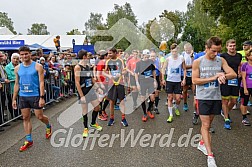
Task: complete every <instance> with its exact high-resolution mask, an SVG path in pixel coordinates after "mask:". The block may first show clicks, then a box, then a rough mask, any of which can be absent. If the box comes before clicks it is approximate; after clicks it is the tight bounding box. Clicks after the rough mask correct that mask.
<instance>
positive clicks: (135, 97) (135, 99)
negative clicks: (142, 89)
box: [132, 92, 138, 106]
mask: <svg viewBox="0 0 252 167" xmlns="http://www.w3.org/2000/svg"><path fill="white" fill-rule="evenodd" d="M137 96H138V92H132V99H133V103H134V106H136V105H137V104H136V101H137Z"/></svg>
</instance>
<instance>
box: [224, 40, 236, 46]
mask: <svg viewBox="0 0 252 167" xmlns="http://www.w3.org/2000/svg"><path fill="white" fill-rule="evenodd" d="M230 43H236V41H235V40H234V39H229V40H227V42H226V46H228V44H230Z"/></svg>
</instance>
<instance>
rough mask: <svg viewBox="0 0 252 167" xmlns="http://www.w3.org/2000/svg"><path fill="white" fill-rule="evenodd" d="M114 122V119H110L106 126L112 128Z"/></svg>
mask: <svg viewBox="0 0 252 167" xmlns="http://www.w3.org/2000/svg"><path fill="white" fill-rule="evenodd" d="M114 123H115V121H114V119H112V118H110V120H109V122H108V126H112V125H114Z"/></svg>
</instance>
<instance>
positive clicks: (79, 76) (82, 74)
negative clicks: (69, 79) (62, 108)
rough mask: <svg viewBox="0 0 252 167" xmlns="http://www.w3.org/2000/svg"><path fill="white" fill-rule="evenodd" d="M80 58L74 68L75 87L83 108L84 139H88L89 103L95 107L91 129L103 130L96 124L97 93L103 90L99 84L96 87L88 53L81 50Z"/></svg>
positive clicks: (97, 109) (97, 110)
mask: <svg viewBox="0 0 252 167" xmlns="http://www.w3.org/2000/svg"><path fill="white" fill-rule="evenodd" d="M78 58H79V59H80V62H79V63H78V64H77V65H76V66H75V67H74V75H75V86H76V88H77V91H78V97H79V104H81V108H82V116H83V124H84V130H83V134H82V136H83V138H86V137H88V116H87V115H88V103H91V104H92V105H93V107H94V109H93V112H92V122H91V124H90V128H94V129H96V130H98V131H101V130H102V127H101V126H99V125H98V124H97V123H96V118H97V115H98V112H99V101H98V99H97V94H96V92H95V91H99V92H101V93H102V90H101V89H100V88H99V86H98V85H97V84H95V85H94V78H92V77H93V72H92V70H91V67H90V64H89V61H90V60H89V59H88V57H87V51H85V50H80V51H79V52H78Z"/></svg>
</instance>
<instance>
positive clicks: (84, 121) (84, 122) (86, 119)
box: [83, 114, 88, 128]
mask: <svg viewBox="0 0 252 167" xmlns="http://www.w3.org/2000/svg"><path fill="white" fill-rule="evenodd" d="M83 125H84V128H88V117H87V114H86V115H83Z"/></svg>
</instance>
